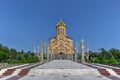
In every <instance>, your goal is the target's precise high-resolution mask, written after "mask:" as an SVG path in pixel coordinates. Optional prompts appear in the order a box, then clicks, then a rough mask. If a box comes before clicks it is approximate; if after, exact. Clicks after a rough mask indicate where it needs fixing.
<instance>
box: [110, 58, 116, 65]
mask: <svg viewBox="0 0 120 80" xmlns="http://www.w3.org/2000/svg"><path fill="white" fill-rule="evenodd" d="M109 64H117V60H116V59H115V58H114V57H111V58H110V60H109Z"/></svg>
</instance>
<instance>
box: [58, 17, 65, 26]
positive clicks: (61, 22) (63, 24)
mask: <svg viewBox="0 0 120 80" xmlns="http://www.w3.org/2000/svg"><path fill="white" fill-rule="evenodd" d="M58 26H65V27H66V24H65V23H64V22H63V21H62V18H61V17H60V21H59V22H58V23H57V24H56V27H58Z"/></svg>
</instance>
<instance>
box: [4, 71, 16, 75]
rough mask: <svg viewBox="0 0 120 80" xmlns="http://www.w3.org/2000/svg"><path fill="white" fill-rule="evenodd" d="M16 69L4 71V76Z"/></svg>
mask: <svg viewBox="0 0 120 80" xmlns="http://www.w3.org/2000/svg"><path fill="white" fill-rule="evenodd" d="M14 71H15V69H8V70H7V71H5V73H3V76H8V75H11V74H12V73H13V72H14Z"/></svg>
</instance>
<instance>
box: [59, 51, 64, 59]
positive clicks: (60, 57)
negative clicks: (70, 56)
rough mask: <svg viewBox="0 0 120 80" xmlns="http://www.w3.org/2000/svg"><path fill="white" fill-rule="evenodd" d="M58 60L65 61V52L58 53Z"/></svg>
mask: <svg viewBox="0 0 120 80" xmlns="http://www.w3.org/2000/svg"><path fill="white" fill-rule="evenodd" d="M57 59H60V60H61V59H65V54H64V53H63V52H60V53H58V58H57Z"/></svg>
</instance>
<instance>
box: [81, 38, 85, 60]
mask: <svg viewBox="0 0 120 80" xmlns="http://www.w3.org/2000/svg"><path fill="white" fill-rule="evenodd" d="M84 56H85V46H84V40H83V39H82V40H81V57H82V58H81V62H84V61H85V59H84Z"/></svg>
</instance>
